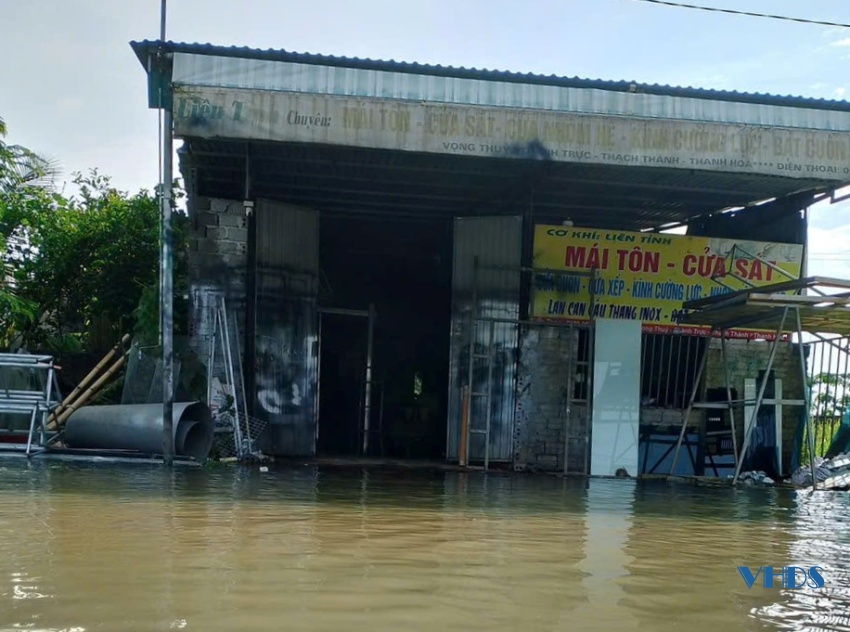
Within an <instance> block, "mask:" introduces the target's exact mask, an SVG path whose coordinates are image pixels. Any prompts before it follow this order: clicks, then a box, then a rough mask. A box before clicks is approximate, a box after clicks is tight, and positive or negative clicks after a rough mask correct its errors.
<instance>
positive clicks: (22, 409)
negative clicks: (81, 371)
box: [0, 353, 61, 457]
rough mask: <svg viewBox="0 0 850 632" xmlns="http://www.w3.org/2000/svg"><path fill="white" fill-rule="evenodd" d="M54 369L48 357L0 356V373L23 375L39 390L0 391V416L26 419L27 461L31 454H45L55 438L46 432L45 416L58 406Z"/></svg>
mask: <svg viewBox="0 0 850 632" xmlns="http://www.w3.org/2000/svg"><path fill="white" fill-rule="evenodd" d="M56 369H57V367H56V365H55V364H54V362H53V357H52V356H48V355H30V354H24V353H0V371H10V370H13V371H14V370H17V371H23V372H25V374H26V376H27V377H29V378H30V379H32V378H35V379H36V380H38V382H39V385H40V387H39V388H35V387H34V386H33V387H32V388H29V389H10V388H8V387H7V388H5V389H0V414H10V415H27V416H28V417H29V428H28V431H27V442H26V447H25V448H24V453H25V454H26V456H27V457H29V456H31V455H32V454H33V453H34V451H35V450H37V451H38V452H42V451H44V450H46V449H47V448H48V446H49V445H50V444H51V443H52V442H53V441H55V440H56V438H57V437H58V436H59V433H58V432H50V431H49V430H48V429H47V418H48V416H49V415H50V414H51V413H52V412H53V411H54V410H55V409H56V408H57V407H58V406H59V403H60V402H61V395H60V392H59V382H58V379H57V377H56ZM16 449H19V448H16Z"/></svg>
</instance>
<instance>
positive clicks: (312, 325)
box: [256, 200, 319, 456]
mask: <svg viewBox="0 0 850 632" xmlns="http://www.w3.org/2000/svg"><path fill="white" fill-rule="evenodd" d="M318 272H319V214H318V212H316V211H313V210H309V209H301V208H296V207H292V206H289V205H286V204H280V203H277V202H271V201H268V200H259V201H258V202H257V363H258V366H257V375H256V382H257V406H256V409H257V413H258V416H263V417H264V418H265V419H266V420H267V421H268V422H269V440H270V445H269V446H268V447H267V450H268V452H269V453H271V454H277V455H286V456H309V455H312V454H314V452H315V443H316V441H315V439H316V410H317V406H318V401H317V387H318V353H317V350H318V331H317V328H318V313H317V300H318V298H317V297H318Z"/></svg>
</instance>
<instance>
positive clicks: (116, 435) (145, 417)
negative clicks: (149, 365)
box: [63, 402, 213, 462]
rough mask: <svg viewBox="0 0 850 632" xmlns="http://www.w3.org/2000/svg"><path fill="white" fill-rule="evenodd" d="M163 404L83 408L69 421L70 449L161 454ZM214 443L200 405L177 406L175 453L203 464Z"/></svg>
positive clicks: (210, 425)
mask: <svg viewBox="0 0 850 632" xmlns="http://www.w3.org/2000/svg"><path fill="white" fill-rule="evenodd" d="M162 421H163V418H162V404H127V405H118V406H83V407H82V408H80V409H79V410H75V411H74V413H73V414H72V415H71V416H70V417H69V418H68V421H67V422H66V424H65V434H64V437H63V439H64V442H65V445H67V446H68V447H69V448H80V449H87V450H135V451H138V452H143V453H145V454H162V433H163V423H162ZM212 443H213V420H212V415H211V414H210V410H209V408H207V406H206V405H205V404H203V403H201V402H183V403H177V402H175V403H174V454H175V456H187V457H191V458H193V459H195V460H196V461H199V462H203V461H205V460H206V459H207V457H208V456H209V453H210V450H211V449H212Z"/></svg>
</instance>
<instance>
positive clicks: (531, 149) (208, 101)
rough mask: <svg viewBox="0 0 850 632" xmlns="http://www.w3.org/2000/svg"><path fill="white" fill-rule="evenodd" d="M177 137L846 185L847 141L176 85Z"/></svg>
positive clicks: (743, 128)
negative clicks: (723, 173)
mask: <svg viewBox="0 0 850 632" xmlns="http://www.w3.org/2000/svg"><path fill="white" fill-rule="evenodd" d="M174 124H175V130H176V134H177V136H180V137H187V136H194V137H201V138H231V139H251V140H268V141H281V142H304V143H322V144H330V145H345V146H350V147H370V148H376V149H395V150H401V151H415V152H428V153H444V154H454V155H467V156H487V157H493V156H496V157H506V158H511V157H514V158H535V159H540V160H554V161H561V162H575V163H589V164H608V165H635V166H643V167H668V168H679V169H697V170H708V171H726V172H738V173H759V174H766V175H777V176H786V177H796V178H820V179H825V180H834V181H850V133H848V132H828V131H819V130H799V129H782V128H765V127H755V126H747V125H723V124H718V123H695V122H690V121H679V120H675V121H674V120H661V119H637V118H627V117H620V116H597V115H585V114H574V113H565V112H551V111H542V110H523V109H515V108H504V107H476V106H469V105H456V104H449V105H447V104H441V103H427V102H413V101H401V100H394V99H374V98H373V99H366V98H363V99H358V98H350V97H338V96H327V95H312V94H303V93H293V92H272V91H262V90H237V89H229V88H204V87H196V86H192V87H187V86H177V87H175V94H174Z"/></svg>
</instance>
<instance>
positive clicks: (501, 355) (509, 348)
mask: <svg viewBox="0 0 850 632" xmlns="http://www.w3.org/2000/svg"><path fill="white" fill-rule="evenodd" d="M521 257H522V217H520V216H501V217H461V218H457V219H455V225H454V252H453V262H452V268H453V269H452V325H451V355H450V366H449V415H448V424H447V437H446V445H447V449H446V458H447V459H448V460H450V461H455V460H457V459H458V456H459V448H460V434H461V419H462V414H463V389H464V387H466V386H467V385H468V382H469V371H468V367H469V355H470V352H472V354H473V356H474V357H473V370H472V381H473V384H472V388H471V389H470V391H471V392H476V393H478V392H486V393H488V397H482V398H476V400H475V401H474V402H473V403H472V404H471V410H470V419H475V421H474V422H472V423H474V424H475V425H476V426H479V427H480V426H482V425H483V421H484V420H485V419H486V417H487V410H486V409H484V410H482V409H481V407H484V406H489V408H490V410H489V414H490V432H489V442H490V452H489V458H490V460H491V461H501V462H510V461H513V431H514V412H515V408H516V361H517V342H518V326H517V324H516V323H515V322H496V323H495V324H492V325H491V322H489V321H486V320H478V321H477V323H475V324H474V326H473V330H472V332H470V324H471V319H470V312H471V308H472V304H473V296H474V301H475V313H476V315H477V317H478V318H482V319H486V318H491V319H492V318H498V319H504V320H511V321H516V320H518V319H519V301H520V278H521V272H520V264H521ZM476 258H477V261H478V270H477V273H476V270H475V260H476ZM491 329H492V338H491ZM470 335H472V339H473V341H474V345H470ZM477 358H481V359H480V360H478V359H477ZM486 358H489V362H488V360H487V359H486ZM488 382H489V383H488ZM484 440H485V439H484V435H482V434H473V435H471V436H470V438H469V459H470V461H471V462H476V461H483V460H484V453H485V450H484V445H485V444H484Z"/></svg>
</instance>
